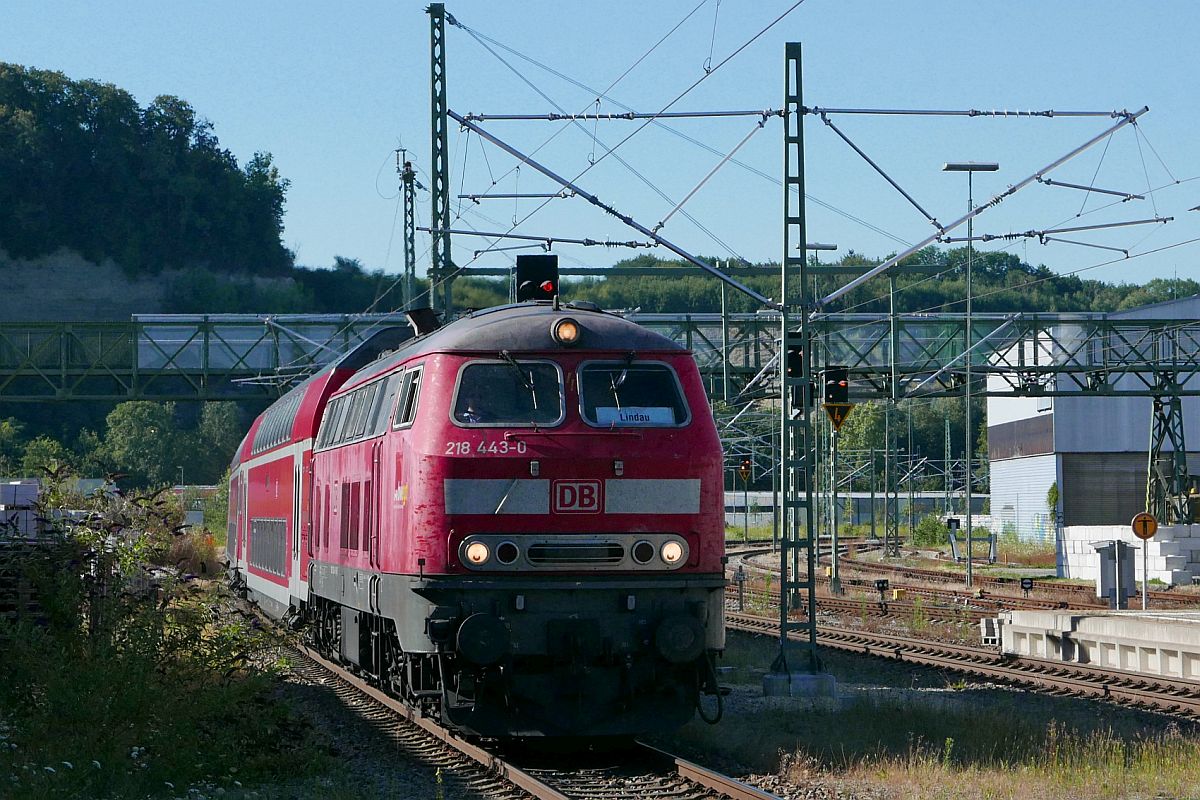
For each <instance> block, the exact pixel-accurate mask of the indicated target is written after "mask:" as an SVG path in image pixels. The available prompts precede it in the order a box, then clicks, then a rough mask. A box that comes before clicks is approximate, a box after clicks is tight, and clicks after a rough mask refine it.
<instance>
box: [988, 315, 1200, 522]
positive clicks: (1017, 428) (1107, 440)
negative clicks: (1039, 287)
mask: <svg viewBox="0 0 1200 800" xmlns="http://www.w3.org/2000/svg"><path fill="white" fill-rule="evenodd" d="M1108 319H1109V320H1113V321H1119V320H1122V319H1154V320H1181V321H1183V320H1188V321H1194V320H1197V319H1200V295H1193V296H1190V297H1184V298H1179V299H1176V300H1170V301H1166V302H1162V303H1155V304H1152V305H1147V306H1140V307H1138V308H1135V309H1129V310H1127V311H1121V312H1115V313H1112V314H1109V315H1108ZM1070 327H1071V326H1070V325H1069V324H1064V326H1063V336H1062V339H1061V340H1060V341H1062V340H1069V339H1070V336H1071V333H1070ZM1018 346H1024V347H1027V348H1029V349H1033V348H1036V347H1040V348H1041V352H1042V353H1043V354H1044V355H1048V356H1051V357H1054V356H1055V355H1056V354H1055V353H1053V352H1047V346H1046V345H1039V344H1037V343H1033V342H1024V343H1022V344H1021V345H1018ZM1055 346H1058V345H1057V344H1056V345H1055ZM1114 346H1122V347H1126V346H1127V347H1136V346H1138V345H1137V343H1136V342H1129V343H1121V342H1117V343H1115V344H1114ZM1106 379H1107V380H1108V381H1109V383H1110V384H1111V385H1114V386H1117V387H1127V386H1133V385H1138V386H1139V387H1140V388H1143V389H1144V388H1146V384H1145V383H1143V382H1142V381H1141V379H1140V378H1139V377H1138V376H1134V375H1124V376H1121V377H1119V378H1114V377H1112V376H1106ZM1056 380H1057V381H1059V382H1060V384H1061V383H1062V382H1065V381H1067V380H1069V378H1067V377H1065V376H1059V377H1057V378H1056ZM988 382H989V383H988V387H989V389H993V388H994V389H998V390H1002V389H1003V388H1004V384H1003V382H1002V378H1001V377H999V376H996V375H991V376H989V378H988ZM1053 388H1055V387H1053V386H1047V389H1048V390H1052V389H1053ZM1063 388H1066V387H1065V386H1064V387H1063ZM1153 402H1154V401H1153V399H1152V398H1150V397H1096V396H1090V397H1079V396H1071V397H1050V396H1047V397H1036V396H1034V397H1017V398H1013V397H990V398H988V402H987V424H988V457H989V459H990V461H991V493H992V501H991V513H992V516H993V518H994V519H995V520H996V521H997V523H998V524H999V526H1000V528H1001V530H1002V531H1005V530H1007V531H1015V532H1016V533H1017V534H1018V535H1019V536H1020V537H1021V538H1022V539H1043V540H1049V539H1051V538H1053V537H1054V535H1055V531H1056V522H1057V524H1058V525H1061V526H1064V527H1065V526H1082V525H1118V524H1125V523H1128V522H1129V520H1130V519H1131V518H1132V517H1133V515H1134V514H1136V513H1138V512H1139V511H1143V510H1145V509H1146V476H1147V467H1148V460H1149V451H1150V442H1151V420H1152V404H1153ZM1182 411H1183V413H1182V417H1183V433H1184V440H1185V442H1186V447H1187V450H1188V452H1187V463H1188V467H1189V472H1191V473H1200V398H1197V397H1185V398H1183V399H1182ZM1167 449H1168V450H1169V449H1170V448H1169V447H1168V448H1167ZM1052 486H1056V487H1057V489H1058V492H1057V495H1058V501H1057V506H1056V507H1055V508H1051V507H1050V505H1049V503H1048V496H1050V495H1051V487H1052ZM1051 499H1052V498H1051Z"/></svg>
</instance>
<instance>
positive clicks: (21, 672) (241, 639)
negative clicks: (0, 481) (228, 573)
mask: <svg viewBox="0 0 1200 800" xmlns="http://www.w3.org/2000/svg"><path fill="white" fill-rule="evenodd" d="M47 496H48V498H49V500H48V502H47V503H46V504H45V505H44V507H43V508H42V509H41V514H42V516H44V517H46V518H48V519H51V520H54V519H59V518H60V514H59V512H60V511H61V510H62V508H64V507H70V508H75V509H79V508H83V509H86V511H87V512H88V516H87V521H86V522H84V523H82V524H78V525H74V526H71V527H69V528H68V527H66V526H64V525H58V524H52V525H51V530H49V531H48V532H47V533H46V535H45V537H44V538H43V539H41V540H40V541H39V542H38V543H37V544H36V545H35V546H24V547H15V546H12V543H11V542H9V543H7V546H5V547H0V558H3V559H4V560H5V563H4V564H3V565H0V566H3V567H5V568H8V569H10V570H11V569H14V568H15V569H16V570H18V571H19V572H20V574H23V575H25V576H27V579H28V580H29V582H30V584H31V585H32V586H33V587H34V591H35V596H36V597H37V598H38V601H39V604H40V606H41V609H42V614H41V617H42V619H41V620H40V621H38V622H37V624H35V623H34V622H33V621H31V620H22V619H16V620H9V619H3V620H0V642H2V643H3V646H0V671H2V672H3V674H4V675H5V680H4V681H3V682H2V683H0V709H2V711H0V733H2V738H3V740H4V741H5V743H6V745H8V744H11V745H12V746H11V747H9V746H5V747H3V748H0V775H4V776H5V796H6V797H14V798H17V797H28V798H42V797H68V796H70V797H146V796H159V795H160V794H161V793H162V792H163V790H164V788H175V789H176V791H174V792H171V793H170V794H171V796H174V795H184V794H187V789H186V787H187V785H188V784H192V783H197V782H200V781H206V782H214V783H221V782H224V783H227V784H229V785H230V788H232V780H233V776H234V773H235V772H236V773H238V774H237V777H238V778H240V779H241V780H243V781H255V780H271V781H274V780H278V779H280V778H282V777H284V776H288V775H290V774H294V773H301V772H304V771H305V770H307V769H310V768H311V766H312V765H311V764H310V763H307V762H309V761H310V760H311V759H312V758H313V757H314V755H315V753H313V752H312V751H311V750H307V749H303V748H301V747H298V746H297V744H298V742H297V738H298V737H297V728H296V724H295V721H294V720H291V719H290V718H289V716H288V714H287V713H286V710H285V709H284V708H282V707H281V706H279V705H278V704H277V703H273V702H270V701H269V700H268V695H269V691H270V689H271V686H272V684H273V676H274V675H275V674H276V672H277V669H278V667H279V666H280V665H279V663H278V661H277V657H275V656H273V655H272V654H273V653H275V652H276V650H277V648H278V646H279V644H280V643H281V642H280V640H279V638H278V636H277V635H276V634H273V633H269V632H268V631H267V630H266V629H264V628H262V627H260V626H258V625H257V624H255V623H253V622H251V621H249V620H247V618H246V617H244V616H242V615H240V614H238V613H237V612H236V610H235V607H234V603H235V600H234V599H233V598H232V596H231V595H230V594H229V592H228V590H227V589H223V588H222V587H221V585H219V584H212V583H202V582H197V581H194V580H188V579H186V578H185V577H183V576H180V575H179V574H178V573H177V572H175V571H174V570H171V569H167V570H163V569H159V568H155V567H154V566H153V565H154V564H156V563H164V562H166V561H168V560H170V554H171V552H172V549H173V547H174V545H175V544H176V542H177V541H178V538H179V537H178V536H177V535H176V534H175V533H174V528H175V527H176V526H177V525H178V522H179V520H180V517H181V511H180V508H179V505H178V502H177V501H175V499H174V498H173V497H171V496H170V495H167V494H164V492H162V491H159V492H156V493H154V494H133V495H129V496H118V495H102V494H98V495H94V496H91V497H78V496H76V497H70V496H69V495H68V494H66V493H64V492H63V491H62V490H61V488H59V487H55V486H52V487H51V489H50V491H49V492H48V495H47ZM64 565H66V567H67V568H64ZM247 708H253V713H249V712H247V711H246V709H247ZM47 767H49V769H47ZM9 776H15V779H12V780H10V778H9ZM168 781H169V782H171V783H167V782H168Z"/></svg>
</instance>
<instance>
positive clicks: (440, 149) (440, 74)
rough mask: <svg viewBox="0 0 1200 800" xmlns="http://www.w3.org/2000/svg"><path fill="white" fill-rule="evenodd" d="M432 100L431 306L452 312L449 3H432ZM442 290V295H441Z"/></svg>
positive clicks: (430, 82)
mask: <svg viewBox="0 0 1200 800" xmlns="http://www.w3.org/2000/svg"><path fill="white" fill-rule="evenodd" d="M429 100H430V106H431V108H430V111H431V114H430V117H431V119H430V128H429V130H430V135H431V144H432V157H431V158H430V164H431V165H432V176H433V180H432V183H433V186H432V187H431V188H430V200H431V203H432V206H433V213H432V216H431V222H430V225H431V227H436V228H438V229H439V231H440V232H439V233H435V234H433V241H432V247H431V249H430V260H429V305H430V306H431V307H432V308H433V310H434V311H441V312H442V314H443V315H447V316H448V315H449V313H450V310H451V295H450V283H451V280H452V279H451V277H450V275H451V272H452V271H453V269H454V262H453V260H452V258H451V254H450V233H449V229H450V161H449V144H448V142H447V130H446V129H447V123H446V6H445V4H444V3H430V4H429ZM439 293H440V298H439Z"/></svg>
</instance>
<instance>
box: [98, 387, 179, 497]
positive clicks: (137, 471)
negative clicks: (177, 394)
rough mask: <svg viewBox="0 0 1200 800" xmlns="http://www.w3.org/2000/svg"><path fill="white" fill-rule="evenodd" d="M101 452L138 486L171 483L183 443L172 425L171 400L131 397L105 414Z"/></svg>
mask: <svg viewBox="0 0 1200 800" xmlns="http://www.w3.org/2000/svg"><path fill="white" fill-rule="evenodd" d="M106 423H107V426H106V430H105V432H104V446H103V452H104V455H105V456H106V457H107V458H108V459H110V460H111V462H112V464H113V466H114V467H115V468H116V469H117V470H118V471H120V472H123V473H126V474H127V475H128V476H129V477H128V481H129V482H131V483H133V484H135V485H140V486H145V485H156V484H167V483H173V482H174V481H175V480H176V479H177V478H178V475H179V472H178V469H179V464H180V458H179V454H180V453H182V452H183V451H182V449H180V448H179V447H178V445H179V444H182V442H181V441H180V438H181V437H179V435H178V433H177V430H176V425H175V404H174V403H153V402H150V401H147V400H132V401H130V402H127V403H121V404H120V405H118V406H117V407H116V408H114V409H113V410H112V412H111V413H110V414H109V415H108V418H107V420H106Z"/></svg>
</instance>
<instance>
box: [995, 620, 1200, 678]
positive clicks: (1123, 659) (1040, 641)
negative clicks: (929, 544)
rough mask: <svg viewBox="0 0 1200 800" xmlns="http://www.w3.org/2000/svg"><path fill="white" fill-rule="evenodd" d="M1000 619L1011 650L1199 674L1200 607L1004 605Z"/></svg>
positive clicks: (1160, 672)
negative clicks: (1105, 609)
mask: <svg viewBox="0 0 1200 800" xmlns="http://www.w3.org/2000/svg"><path fill="white" fill-rule="evenodd" d="M998 621H999V626H1000V646H1001V651H1002V652H1003V653H1005V654H1008V655H1016V656H1033V657H1036V658H1047V659H1052V660H1055V661H1068V662H1071V663H1076V664H1090V665H1093V666H1098V667H1106V668H1109V669H1120V670H1125V671H1127V672H1137V673H1142V674H1144V675H1155V676H1162V677H1170V678H1188V679H1191V680H1200V610H1196V611H1109V612H1097V613H1080V612H1078V611H1006V612H1003V613H1001V614H1000V616H999V617H998Z"/></svg>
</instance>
